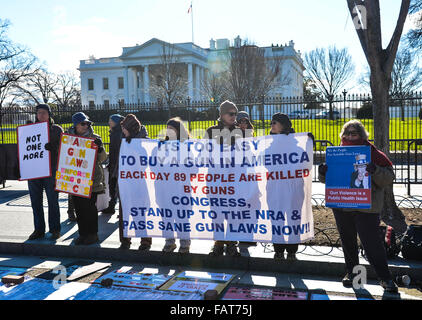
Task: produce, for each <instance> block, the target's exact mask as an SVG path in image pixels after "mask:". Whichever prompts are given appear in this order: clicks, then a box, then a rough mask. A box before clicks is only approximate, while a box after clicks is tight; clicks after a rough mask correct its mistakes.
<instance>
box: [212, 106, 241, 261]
mask: <svg viewBox="0 0 422 320" xmlns="http://www.w3.org/2000/svg"><path fill="white" fill-rule="evenodd" d="M219 114H220V117H219V118H218V119H217V125H215V126H212V127H209V128H208V129H207V131H206V134H205V137H204V139H214V140H216V141H217V143H219V144H228V145H231V146H233V145H234V144H235V141H236V139H240V138H243V132H242V130H241V129H240V128H239V127H238V126H237V125H236V116H237V114H238V109H237V106H236V105H235V104H234V103H233V102H231V101H228V100H226V101H224V102H223V103H222V104H221V105H220V108H219ZM224 252H225V253H226V255H228V256H240V252H239V249H238V244H237V241H215V242H214V246H213V247H212V249H211V252H210V255H212V256H221V255H223V254H224Z"/></svg>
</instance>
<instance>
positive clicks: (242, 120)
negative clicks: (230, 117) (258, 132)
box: [236, 111, 254, 138]
mask: <svg viewBox="0 0 422 320" xmlns="http://www.w3.org/2000/svg"><path fill="white" fill-rule="evenodd" d="M236 123H237V125H238V126H239V128H240V130H242V132H243V137H244V138H249V137H253V136H254V127H253V125H252V122H251V119H250V118H249V114H248V113H247V112H246V111H239V113H238V114H237V117H236Z"/></svg>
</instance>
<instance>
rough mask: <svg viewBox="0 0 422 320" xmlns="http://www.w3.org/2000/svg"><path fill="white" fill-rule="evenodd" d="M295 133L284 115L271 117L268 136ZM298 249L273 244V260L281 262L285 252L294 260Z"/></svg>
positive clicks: (294, 245)
mask: <svg viewBox="0 0 422 320" xmlns="http://www.w3.org/2000/svg"><path fill="white" fill-rule="evenodd" d="M290 133H295V130H294V129H293V128H292V122H291V121H290V119H289V117H288V116H287V115H286V114H284V113H276V114H274V115H273V116H272V120H271V131H270V135H274V134H285V135H289V134H290ZM298 248H299V245H298V244H280V243H274V252H275V253H274V259H277V260H283V259H284V251H287V259H289V260H295V259H296V252H297V250H298Z"/></svg>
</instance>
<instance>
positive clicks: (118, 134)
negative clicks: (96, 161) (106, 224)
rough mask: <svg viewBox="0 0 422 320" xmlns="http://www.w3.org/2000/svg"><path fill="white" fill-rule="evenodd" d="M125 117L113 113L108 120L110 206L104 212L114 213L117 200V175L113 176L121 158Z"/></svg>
mask: <svg viewBox="0 0 422 320" xmlns="http://www.w3.org/2000/svg"><path fill="white" fill-rule="evenodd" d="M123 119H124V117H123V116H121V115H120V114H113V115H111V116H110V118H109V120H108V125H109V127H110V146H109V154H108V159H109V164H108V187H109V194H110V201H109V203H108V207H107V208H106V209H104V210H103V211H102V213H103V214H113V213H114V212H115V206H116V202H117V194H116V186H117V177H113V172H114V168H115V167H116V165H117V162H118V159H119V151H120V143H121V142H122V127H121V126H120V123H121V122H122V120H123Z"/></svg>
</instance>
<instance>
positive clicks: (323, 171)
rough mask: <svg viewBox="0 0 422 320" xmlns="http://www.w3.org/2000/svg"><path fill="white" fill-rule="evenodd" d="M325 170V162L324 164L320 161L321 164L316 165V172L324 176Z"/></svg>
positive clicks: (326, 168) (326, 169)
mask: <svg viewBox="0 0 422 320" xmlns="http://www.w3.org/2000/svg"><path fill="white" fill-rule="evenodd" d="M327 171H328V166H327V164H326V163H321V164H320V165H319V166H318V173H319V174H320V175H322V176H325V174H326V173H327Z"/></svg>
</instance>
